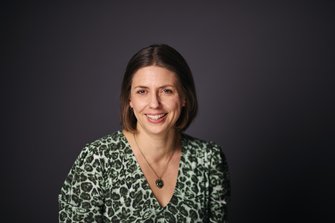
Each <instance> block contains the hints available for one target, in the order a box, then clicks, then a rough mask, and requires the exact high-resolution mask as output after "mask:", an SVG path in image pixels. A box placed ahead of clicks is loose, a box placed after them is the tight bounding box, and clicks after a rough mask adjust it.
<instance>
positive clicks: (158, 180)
mask: <svg viewBox="0 0 335 223" xmlns="http://www.w3.org/2000/svg"><path fill="white" fill-rule="evenodd" d="M155 183H156V186H157V187H158V188H159V189H162V188H163V187H164V181H163V180H162V179H160V178H159V179H157V180H156V181H155Z"/></svg>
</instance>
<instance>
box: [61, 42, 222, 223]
mask: <svg viewBox="0 0 335 223" xmlns="http://www.w3.org/2000/svg"><path fill="white" fill-rule="evenodd" d="M197 107H198V106H197V98H196V92H195V87H194V82H193V77H192V73H191V70H190V68H189V66H188V65H187V63H186V61H185V59H184V58H183V57H182V56H181V55H180V54H179V53H178V52H177V51H176V50H175V49H173V48H172V47H170V46H168V45H164V44H162V45H151V46H149V47H146V48H143V49H141V50H140V51H139V52H138V53H136V54H135V55H134V56H133V57H132V58H131V59H130V61H129V63H128V65H127V69H126V72H125V75H124V79H123V83H122V89H121V116H122V117H121V119H122V128H123V131H118V132H115V133H113V134H111V135H108V136H106V137H104V138H101V139H98V140H96V141H95V142H93V143H91V144H88V145H86V146H85V148H84V149H83V150H82V152H81V153H80V155H79V157H78V159H77V160H76V162H75V163H74V165H73V167H72V169H71V171H70V173H69V175H68V177H67V179H66V180H65V183H64V186H63V187H62V190H61V194H60V195H59V204H60V211H59V220H60V222H227V213H226V209H227V201H228V197H229V182H228V179H227V175H228V174H227V165H226V162H225V159H224V156H223V155H222V152H221V148H220V147H219V146H218V145H216V144H214V143H212V142H206V141H202V140H199V139H196V138H193V137H191V136H188V135H186V134H184V133H183V131H184V130H185V129H186V128H187V127H188V126H189V125H190V123H191V122H192V120H193V119H194V117H195V115H196V113H197Z"/></svg>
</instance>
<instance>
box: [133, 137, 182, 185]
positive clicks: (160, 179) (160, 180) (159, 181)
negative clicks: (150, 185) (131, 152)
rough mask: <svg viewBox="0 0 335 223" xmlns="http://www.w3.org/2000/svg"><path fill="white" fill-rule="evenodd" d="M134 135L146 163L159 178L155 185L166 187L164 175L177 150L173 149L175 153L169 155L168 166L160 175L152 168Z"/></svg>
mask: <svg viewBox="0 0 335 223" xmlns="http://www.w3.org/2000/svg"><path fill="white" fill-rule="evenodd" d="M133 136H134V140H135V143H136V146H137V148H138V149H139V150H140V152H141V155H142V157H143V158H144V160H145V162H146V163H147V164H148V166H149V167H150V169H151V171H152V172H153V173H154V174H155V175H156V177H157V179H156V180H155V185H156V186H157V187H158V188H159V189H162V188H163V187H164V181H163V179H162V177H163V176H164V174H165V172H166V170H167V168H168V166H169V163H170V161H171V159H172V157H173V155H174V153H175V152H176V149H175V150H174V151H173V153H172V154H171V156H170V157H169V159H168V162H167V164H166V167H165V168H164V170H163V172H162V174H161V176H159V175H158V174H157V173H156V171H155V169H154V168H152V166H151V165H150V163H149V161H148V160H147V158H146V157H145V155H144V153H143V152H142V150H141V148H140V147H139V146H138V143H137V140H136V137H135V134H133Z"/></svg>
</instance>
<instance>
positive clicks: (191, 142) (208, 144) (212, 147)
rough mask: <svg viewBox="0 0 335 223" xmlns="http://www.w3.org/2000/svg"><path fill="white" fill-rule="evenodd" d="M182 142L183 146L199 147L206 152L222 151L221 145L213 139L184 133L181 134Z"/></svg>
mask: <svg viewBox="0 0 335 223" xmlns="http://www.w3.org/2000/svg"><path fill="white" fill-rule="evenodd" d="M182 143H183V147H191V148H192V149H195V150H198V149H200V150H202V151H207V152H222V146H221V145H219V144H217V143H215V142H214V141H211V140H203V139H200V138H197V137H193V136H190V135H187V134H185V133H183V134H182Z"/></svg>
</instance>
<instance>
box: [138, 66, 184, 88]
mask: <svg viewBox="0 0 335 223" xmlns="http://www.w3.org/2000/svg"><path fill="white" fill-rule="evenodd" d="M177 82H178V80H177V75H176V74H175V73H174V72H172V71H170V70H168V69H166V68H164V67H159V66H147V67H142V68H140V69H139V70H138V71H136V73H135V74H134V76H133V79H132V85H139V84H140V85H156V84H169V85H176V84H177Z"/></svg>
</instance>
